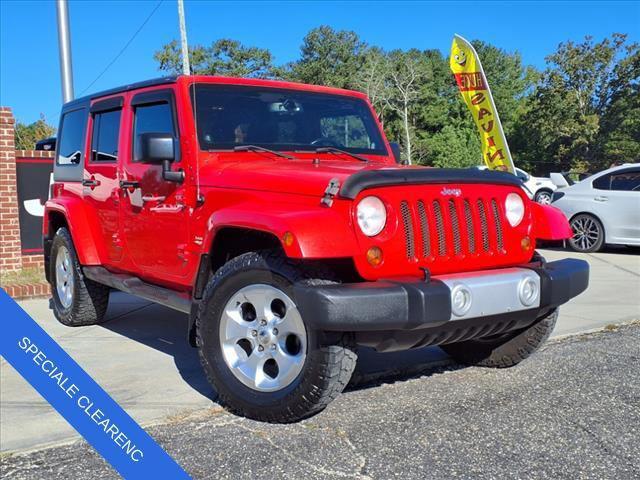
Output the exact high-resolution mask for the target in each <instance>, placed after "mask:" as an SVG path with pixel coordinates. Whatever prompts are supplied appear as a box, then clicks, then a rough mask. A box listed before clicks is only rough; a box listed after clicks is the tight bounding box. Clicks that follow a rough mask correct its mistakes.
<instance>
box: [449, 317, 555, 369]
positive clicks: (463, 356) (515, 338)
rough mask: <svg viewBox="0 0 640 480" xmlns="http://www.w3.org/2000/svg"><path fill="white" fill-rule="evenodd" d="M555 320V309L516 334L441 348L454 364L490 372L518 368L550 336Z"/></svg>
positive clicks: (511, 333) (452, 344)
mask: <svg viewBox="0 0 640 480" xmlns="http://www.w3.org/2000/svg"><path fill="white" fill-rule="evenodd" d="M557 320H558V309H557V308H556V309H555V310H554V311H553V312H551V313H550V314H549V315H547V316H546V317H544V318H543V319H541V320H539V321H537V322H536V323H535V324H533V325H531V326H530V327H527V328H526V329H524V330H521V331H519V332H515V333H513V332H510V333H507V334H503V335H499V336H497V337H495V338H492V337H489V338H479V339H476V340H468V341H466V342H459V343H451V344H448V345H441V346H440V348H442V349H443V350H444V351H445V352H446V353H447V354H448V355H450V356H451V357H453V359H454V360H456V361H458V362H460V363H463V364H466V365H477V366H480V367H490V368H507V367H513V366H514V365H517V364H518V363H520V362H521V361H523V360H524V359H526V358H528V357H529V356H530V355H531V354H533V353H534V352H535V351H537V350H538V349H539V348H540V347H541V346H542V344H543V343H544V342H545V341H546V340H547V339H548V338H549V335H551V332H553V329H554V327H555V326H556V321H557Z"/></svg>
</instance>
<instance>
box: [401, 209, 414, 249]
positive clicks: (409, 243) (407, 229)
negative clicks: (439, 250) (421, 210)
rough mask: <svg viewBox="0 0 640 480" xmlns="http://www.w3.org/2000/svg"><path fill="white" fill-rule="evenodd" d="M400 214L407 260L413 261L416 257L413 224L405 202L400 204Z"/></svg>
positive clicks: (409, 210)
mask: <svg viewBox="0 0 640 480" xmlns="http://www.w3.org/2000/svg"><path fill="white" fill-rule="evenodd" d="M400 214H401V215H402V224H403V225H404V237H405V239H406V248H407V258H408V259H409V260H413V258H415V256H416V248H415V240H414V238H413V222H412V221H411V209H410V208H409V204H408V203H407V202H406V201H404V200H403V201H402V202H400Z"/></svg>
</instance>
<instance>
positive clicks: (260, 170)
mask: <svg viewBox="0 0 640 480" xmlns="http://www.w3.org/2000/svg"><path fill="white" fill-rule="evenodd" d="M380 168H389V164H386V163H382V162H373V161H372V162H370V163H368V164H365V163H361V162H359V161H357V160H349V159H344V160H343V159H339V158H338V159H333V158H332V159H321V160H320V161H319V162H318V163H317V164H314V163H313V162H312V159H311V158H308V159H300V160H285V159H274V160H271V159H264V160H263V159H247V158H244V159H243V160H242V161H239V162H231V161H222V162H207V161H204V162H201V167H200V184H201V185H202V186H207V187H224V188H238V189H248V190H262V191H270V192H280V193H293V194H299V195H311V196H321V195H323V193H324V191H325V189H326V188H327V185H328V183H329V181H330V180H331V179H333V178H336V179H338V181H340V183H343V182H344V180H345V179H346V178H347V177H348V176H350V175H352V174H354V173H356V172H359V171H361V170H375V169H380ZM391 168H394V167H391ZM398 168H406V167H398Z"/></svg>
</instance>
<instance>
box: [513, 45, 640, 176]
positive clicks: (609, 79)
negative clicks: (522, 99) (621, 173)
mask: <svg viewBox="0 0 640 480" xmlns="http://www.w3.org/2000/svg"><path fill="white" fill-rule="evenodd" d="M639 55H640V53H639V47H638V44H637V43H631V44H628V43H627V37H626V35H622V34H613V35H612V36H611V38H605V39H604V40H602V41H601V42H599V43H595V42H594V41H593V39H592V38H591V37H586V38H585V40H584V41H583V42H581V43H574V42H566V43H562V44H560V46H559V47H558V50H557V51H556V52H555V53H553V54H552V55H549V56H548V57H547V65H548V66H547V69H546V70H545V72H544V73H543V75H542V78H541V80H540V82H539V83H538V85H537V86H536V90H535V92H534V94H533V95H532V97H531V100H530V102H529V104H528V108H527V112H526V114H525V115H523V116H522V118H521V121H520V127H519V128H520V132H519V135H518V137H519V142H520V143H519V145H518V148H519V150H521V151H522V154H523V156H526V157H528V161H529V162H531V163H542V164H545V166H546V167H547V168H546V170H569V169H582V168H585V166H586V167H587V168H588V169H590V170H592V171H597V170H599V169H601V168H604V167H607V166H609V165H610V164H611V163H612V162H620V161H637V159H638V157H637V155H638V150H639V148H640V147H638V133H637V132H638V128H637V126H638V115H639V114H638V102H637V96H638V82H639V80H640V58H639Z"/></svg>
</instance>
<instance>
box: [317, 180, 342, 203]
mask: <svg viewBox="0 0 640 480" xmlns="http://www.w3.org/2000/svg"><path fill="white" fill-rule="evenodd" d="M339 191H340V180H338V179H337V178H332V179H331V180H329V185H327V188H326V189H325V191H324V196H323V197H322V199H321V200H320V203H321V204H322V205H325V206H327V207H330V206H331V205H333V199H334V197H335V196H336V195H337V194H338V192H339Z"/></svg>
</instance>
